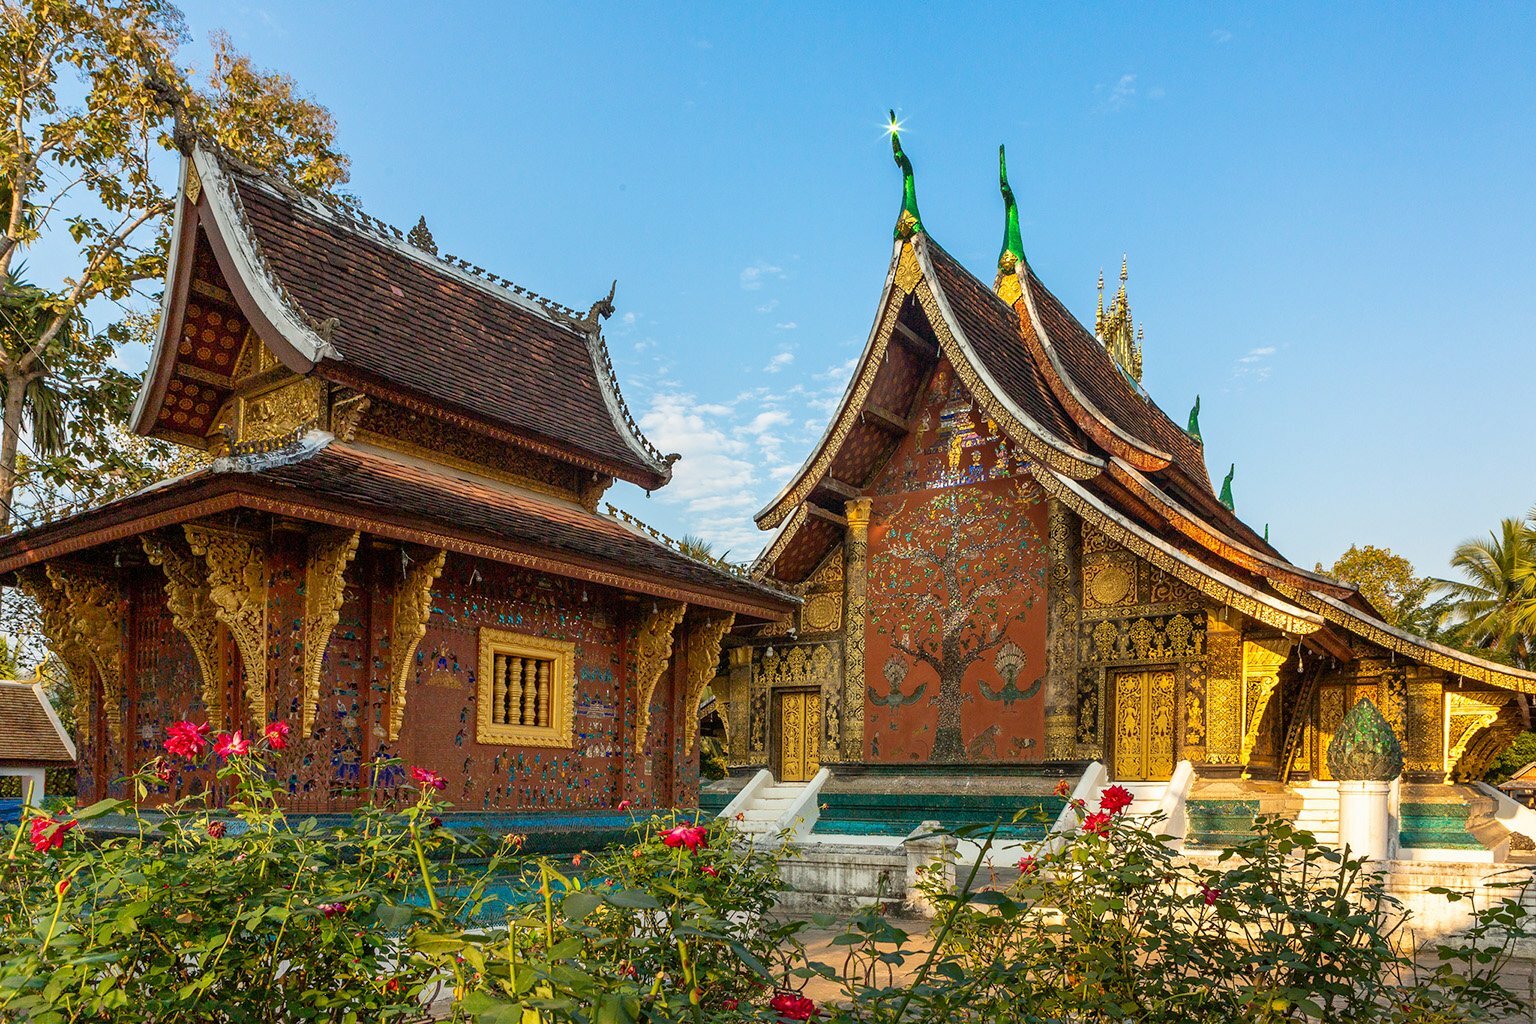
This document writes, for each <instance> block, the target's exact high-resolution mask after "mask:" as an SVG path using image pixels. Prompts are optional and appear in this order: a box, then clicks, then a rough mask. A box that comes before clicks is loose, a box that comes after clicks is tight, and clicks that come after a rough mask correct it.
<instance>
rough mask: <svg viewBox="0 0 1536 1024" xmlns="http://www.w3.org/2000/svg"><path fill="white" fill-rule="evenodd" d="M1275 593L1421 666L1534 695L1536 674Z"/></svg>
mask: <svg viewBox="0 0 1536 1024" xmlns="http://www.w3.org/2000/svg"><path fill="white" fill-rule="evenodd" d="M1275 589H1277V590H1279V591H1280V592H1281V593H1284V594H1286V596H1287V597H1290V598H1291V599H1292V600H1295V601H1298V602H1300V603H1301V604H1303V605H1309V604H1310V605H1313V606H1314V607H1315V608H1316V610H1317V611H1318V613H1320V614H1321V615H1322V616H1323V617H1324V618H1325V619H1327V620H1329V621H1331V622H1335V623H1337V624H1339V625H1340V626H1343V627H1344V628H1345V629H1347V630H1349V631H1350V632H1352V633H1355V634H1356V635H1358V636H1361V637H1363V638H1364V639H1366V640H1369V641H1370V642H1372V643H1374V644H1379V645H1380V646H1382V647H1385V648H1387V649H1388V650H1390V651H1395V652H1397V653H1398V654H1401V655H1403V656H1404V657H1408V658H1412V659H1414V660H1415V661H1420V662H1423V663H1424V664H1426V665H1428V666H1430V667H1431V668H1438V669H1440V670H1441V671H1443V672H1451V673H1455V674H1456V675H1458V676H1462V677H1464V678H1467V679H1471V680H1474V681H1476V682H1481V683H1487V684H1489V685H1491V686H1497V687H1500V688H1502V689H1506V690H1513V691H1515V692H1516V693H1536V672H1530V671H1527V670H1525V669H1518V668H1513V667H1511V666H1509V665H1501V664H1499V663H1498V662H1496V661H1489V660H1488V659H1486V658H1479V657H1478V656H1477V655H1475V654H1468V653H1467V652H1466V651H1458V650H1456V649H1455V648H1454V647H1447V646H1445V645H1444V644H1439V643H1436V642H1435V641H1433V640H1426V639H1425V638H1424V637H1421V636H1415V635H1414V634H1412V633H1409V632H1407V631H1406V630H1402V629H1398V628H1397V627H1396V626H1392V625H1389V624H1388V623H1386V622H1383V621H1382V620H1380V619H1375V618H1372V617H1371V616H1368V615H1366V614H1364V613H1362V612H1361V611H1360V610H1359V609H1357V608H1352V607H1350V606H1349V605H1347V604H1345V603H1344V602H1343V601H1340V600H1338V599H1336V598H1332V597H1329V596H1328V595H1327V594H1323V593H1319V592H1318V591H1315V590H1301V589H1299V588H1290V587H1287V586H1285V585H1284V584H1276V587H1275Z"/></svg>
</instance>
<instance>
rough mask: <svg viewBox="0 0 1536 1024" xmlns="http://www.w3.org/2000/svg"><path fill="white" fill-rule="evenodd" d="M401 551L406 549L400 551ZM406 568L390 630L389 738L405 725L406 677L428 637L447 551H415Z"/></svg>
mask: <svg viewBox="0 0 1536 1024" xmlns="http://www.w3.org/2000/svg"><path fill="white" fill-rule="evenodd" d="M401 550H402V551H405V550H406V549H404V548H402V549H401ZM416 550H417V554H416V557H414V558H412V559H411V560H410V562H409V563H408V564H407V566H406V568H405V578H404V579H402V580H401V581H400V583H399V585H398V586H397V587H396V589H395V607H394V614H393V616H392V618H391V620H390V630H389V738H390V740H391V742H393V741H395V740H398V739H399V738H400V729H401V727H402V726H403V725H404V724H405V698H406V688H405V681H406V677H407V676H409V675H410V672H411V663H412V662H413V661H415V660H416V647H417V646H418V645H419V644H420V643H421V638H422V637H424V636H426V635H427V621H428V620H429V619H430V618H431V617H432V584H433V583H435V582H437V578H438V577H439V576H441V575H442V573H443V565H444V563H445V562H446V561H447V559H448V552H446V551H444V550H442V549H441V548H437V549H428V550H421V549H416Z"/></svg>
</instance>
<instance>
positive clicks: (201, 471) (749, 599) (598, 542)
mask: <svg viewBox="0 0 1536 1024" xmlns="http://www.w3.org/2000/svg"><path fill="white" fill-rule="evenodd" d="M173 230H174V235H173V242H172V251H171V258H170V265H169V271H168V275H167V278H166V282H165V300H164V306H163V310H162V314H161V321H160V336H159V340H158V342H157V344H156V346H155V349H154V352H153V354H152V356H151V361H150V366H149V370H148V372H147V374H146V377H145V381H144V385H143V389H142V391H141V393H140V395H139V399H138V404H137V407H136V409H135V412H134V420H133V429H134V430H135V431H137V432H138V433H140V434H143V435H146V436H149V437H156V438H165V439H168V440H171V441H175V442H178V443H179V444H182V445H187V446H190V447H192V448H195V449H201V450H202V451H204V452H205V453H206V454H207V458H206V460H205V464H204V465H202V466H201V468H198V469H196V470H193V471H191V472H188V473H186V474H184V475H181V476H177V477H175V478H173V479H169V480H165V481H162V482H161V483H158V484H156V485H155V486H153V487H150V488H148V489H146V490H144V491H142V492H140V493H137V494H135V495H133V496H131V497H128V498H124V499H122V500H119V501H115V502H112V503H110V504H107V505H105V506H103V507H100V508H97V509H94V510H92V511H89V512H85V513H82V514H79V515H75V516H72V517H69V518H65V519H61V520H58V521H55V522H51V523H48V524H46V525H43V526H39V527H36V528H33V529H28V530H25V531H22V532H19V533H16V534H13V535H11V536H8V537H5V538H4V539H3V540H0V578H3V580H4V581H5V582H6V583H7V584H9V585H15V586H19V587H21V588H23V589H24V590H25V591H26V592H27V593H29V594H30V595H32V597H34V598H35V599H36V601H37V602H38V604H39V606H40V607H41V610H42V617H43V623H44V628H45V632H46V634H47V638H48V642H49V645H50V647H51V649H52V651H53V652H54V653H55V654H57V655H58V657H60V658H61V659H62V660H63V662H64V663H65V665H66V666H67V667H68V670H69V673H70V675H71V677H72V678H73V680H74V682H75V687H76V692H77V694H78V697H79V706H78V708H77V720H78V722H79V723H80V726H79V730H78V735H77V741H78V746H79V790H80V792H79V795H80V797H81V798H82V799H84V800H90V799H92V798H95V797H99V796H103V795H106V794H114V795H124V789H123V786H122V784H121V780H122V778H123V776H124V775H125V773H128V772H131V771H135V770H137V769H138V768H140V767H141V766H142V765H143V764H144V763H146V762H147V761H148V760H149V759H151V758H153V757H155V756H156V755H157V754H159V753H160V752H161V743H162V741H163V739H164V735H165V727H166V726H168V725H169V724H171V723H172V722H174V721H177V720H180V719H191V720H194V721H205V720H206V721H209V722H211V723H212V724H213V725H214V727H215V728H218V729H241V730H244V731H245V732H246V734H247V735H251V734H253V733H258V732H259V731H260V730H261V729H262V727H263V726H265V725H266V724H267V723H269V722H273V721H277V720H284V721H287V722H288V723H289V724H290V726H291V729H292V735H291V737H290V745H289V747H288V749H287V750H285V751H283V752H282V753H281V755H280V756H279V759H278V762H277V772H278V778H279V780H280V782H281V783H282V785H283V787H284V788H285V789H286V791H287V798H288V802H289V805H290V806H291V807H293V808H296V809H304V810H313V811H344V810H346V809H348V808H350V807H352V806H354V805H355V804H356V803H357V802H359V801H366V800H369V799H372V798H374V797H375V796H378V795H379V794H380V793H383V794H385V795H387V794H388V793H389V791H391V790H393V789H394V788H395V787H397V786H399V785H400V783H401V781H402V779H403V778H404V769H403V767H402V763H403V764H408V765H421V766H424V767H427V768H430V769H433V770H436V771H438V772H439V773H441V774H442V775H443V776H445V777H446V779H447V780H448V791H447V796H448V797H449V798H450V799H452V800H453V801H454V802H455V804H456V805H457V807H458V808H459V809H460V810H463V811H494V812H498V813H508V812H520V811H547V810H557V809H558V810H562V811H573V810H605V809H606V810H612V809H613V808H615V807H617V806H618V805H619V803H620V802H621V801H624V800H629V801H631V802H632V803H633V804H634V805H635V806H637V807H670V806H674V805H684V806H688V805H691V804H692V803H693V802H694V801H695V799H696V797H695V795H694V794H695V791H696V790H695V787H696V786H697V778H698V771H697V764H698V760H697V755H696V743H697V735H696V734H697V723H696V718H695V715H694V714H693V709H694V708H696V707H697V705H698V703H699V695H700V693H701V692H702V691H703V689H704V687H705V686H706V684H707V683H708V682H709V680H710V679H711V678H712V677H713V676H714V675H715V672H716V665H717V662H718V660H719V652H720V644H721V638H722V636H723V635H724V634H725V633H726V631H727V630H729V629H730V628H731V627H732V626H733V625H736V624H745V623H750V622H763V621H768V620H777V619H779V618H782V617H783V616H784V615H785V614H786V613H787V612H789V611H790V610H791V609H792V608H793V607H795V605H796V604H797V603H798V602H797V601H796V599H794V598H793V597H790V596H786V595H785V594H783V593H780V592H779V591H778V590H777V589H775V587H774V586H773V585H772V584H770V583H766V582H764V581H759V580H753V579H750V578H747V576H746V574H745V573H743V572H741V571H736V570H732V568H731V567H729V566H726V565H724V564H723V563H714V562H709V561H705V560H701V559H699V558H696V557H690V556H689V555H687V554H685V553H683V552H682V551H681V550H680V549H679V547H678V545H676V544H673V543H670V542H668V541H666V540H665V539H664V538H662V537H661V535H659V534H657V533H656V532H655V531H652V530H649V529H648V528H645V527H643V526H641V525H640V524H639V523H637V522H636V521H634V520H633V519H631V518H629V517H627V516H625V515H623V514H621V513H617V512H616V511H615V510H613V509H612V508H611V506H610V507H609V509H608V510H607V511H600V510H599V505H600V503H601V502H602V499H603V495H604V492H605V491H606V490H607V489H608V487H609V486H610V485H611V484H612V483H613V482H614V481H615V480H627V481H630V482H632V483H635V484H637V485H639V486H641V487H643V488H646V489H647V490H649V489H654V488H658V487H662V486H664V485H665V484H666V483H667V482H668V480H669V478H670V476H671V467H672V463H673V462H674V460H675V459H676V458H677V456H674V455H664V454H663V453H661V452H659V451H657V450H656V448H654V447H653V446H652V445H651V444H650V442H649V441H647V440H646V438H645V437H644V436H643V435H642V434H641V432H640V430H639V429H638V428H637V426H636V424H635V422H634V419H633V418H632V417H631V415H630V413H629V411H628V410H627V408H626V406H625V404H624V399H623V397H622V396H621V395H620V393H619V389H618V385H617V382H616V380H615V377H614V373H613V368H612V365H611V363H610V361H609V357H608V352H607V348H606V345H605V343H604V341H603V337H602V333H601V326H602V322H603V320H604V319H605V318H606V317H607V316H609V315H610V314H611V313H612V312H613V308H614V307H613V301H612V300H613V293H612V292H611V291H610V293H609V295H608V296H607V297H606V298H604V299H602V300H600V301H599V302H597V303H596V304H594V305H593V306H592V307H591V308H590V309H588V310H586V311H585V312H579V311H577V310H574V309H571V308H569V307H566V306H563V305H560V304H558V303H556V302H553V301H550V300H548V299H545V298H542V297H541V296H539V295H536V294H534V293H533V292H530V291H528V290H527V289H525V288H523V287H521V286H518V285H514V284H512V283H511V282H509V281H505V280H503V279H501V278H499V277H496V276H495V275H492V274H488V273H487V272H485V271H484V270H482V269H481V268H479V267H477V266H473V265H472V264H470V263H469V262H467V261H465V260H460V259H454V258H453V257H439V256H438V255H437V252H436V246H435V244H434V243H433V241H432V239H431V235H430V232H429V231H428V230H427V229H426V226H425V222H423V223H422V224H419V225H418V226H417V228H416V229H415V230H413V231H412V232H411V233H410V236H409V238H407V237H406V236H404V235H402V234H401V233H400V232H399V231H396V230H394V229H392V228H389V227H388V226H387V225H384V224H382V223H381V222H379V221H376V220H374V219H372V218H369V217H367V216H365V215H363V214H361V213H358V212H356V211H354V210H351V209H350V208H346V207H333V206H331V205H327V204H323V203H321V202H318V201H316V200H315V199H313V198H310V197H307V196H304V195H301V194H298V193H295V192H294V191H293V190H291V189H290V188H287V187H285V186H284V185H283V184H282V183H280V182H279V181H278V180H276V179H274V178H269V177H266V176H264V175H262V174H260V173H257V172H255V171H253V170H251V169H250V168H247V167H244V166H243V165H240V164H238V163H237V162H235V161H233V160H232V159H230V158H227V157H225V156H222V155H218V154H215V153H214V152H211V151H209V150H207V149H196V150H194V151H193V152H192V153H191V154H190V155H189V156H188V157H187V158H186V159H185V160H184V162H183V169H182V188H181V192H180V196H179V200H178V207H177V212H176V218H175V224H174V229H173ZM209 784H210V780H209V779H208V778H207V777H206V775H205V774H203V773H201V772H200V771H196V770H190V769H189V770H186V771H183V772H182V773H181V774H179V775H177V776H176V777H174V778H173V779H172V780H171V781H170V782H169V783H168V784H167V785H165V786H163V787H161V788H160V790H159V792H157V793H156V794H155V796H156V798H164V797H168V796H176V795H179V794H182V793H184V792H187V791H188V790H189V788H192V787H201V786H206V785H209Z"/></svg>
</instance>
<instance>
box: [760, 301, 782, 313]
mask: <svg viewBox="0 0 1536 1024" xmlns="http://www.w3.org/2000/svg"><path fill="white" fill-rule="evenodd" d="M778 308H779V300H778V299H769V300H768V301H767V302H765V303H763V304H762V305H761V306H758V307H757V311H758V312H759V313H772V312H773V311H774V310H776V309H778Z"/></svg>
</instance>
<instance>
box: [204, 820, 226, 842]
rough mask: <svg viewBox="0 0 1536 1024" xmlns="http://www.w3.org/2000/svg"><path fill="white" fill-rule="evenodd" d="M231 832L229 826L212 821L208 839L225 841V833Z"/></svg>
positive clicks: (209, 826)
mask: <svg viewBox="0 0 1536 1024" xmlns="http://www.w3.org/2000/svg"><path fill="white" fill-rule="evenodd" d="M228 831H229V826H228V825H226V824H224V823H223V822H222V821H210V822H209V823H208V838H209V839H223V838H224V833H226V832H228Z"/></svg>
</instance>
